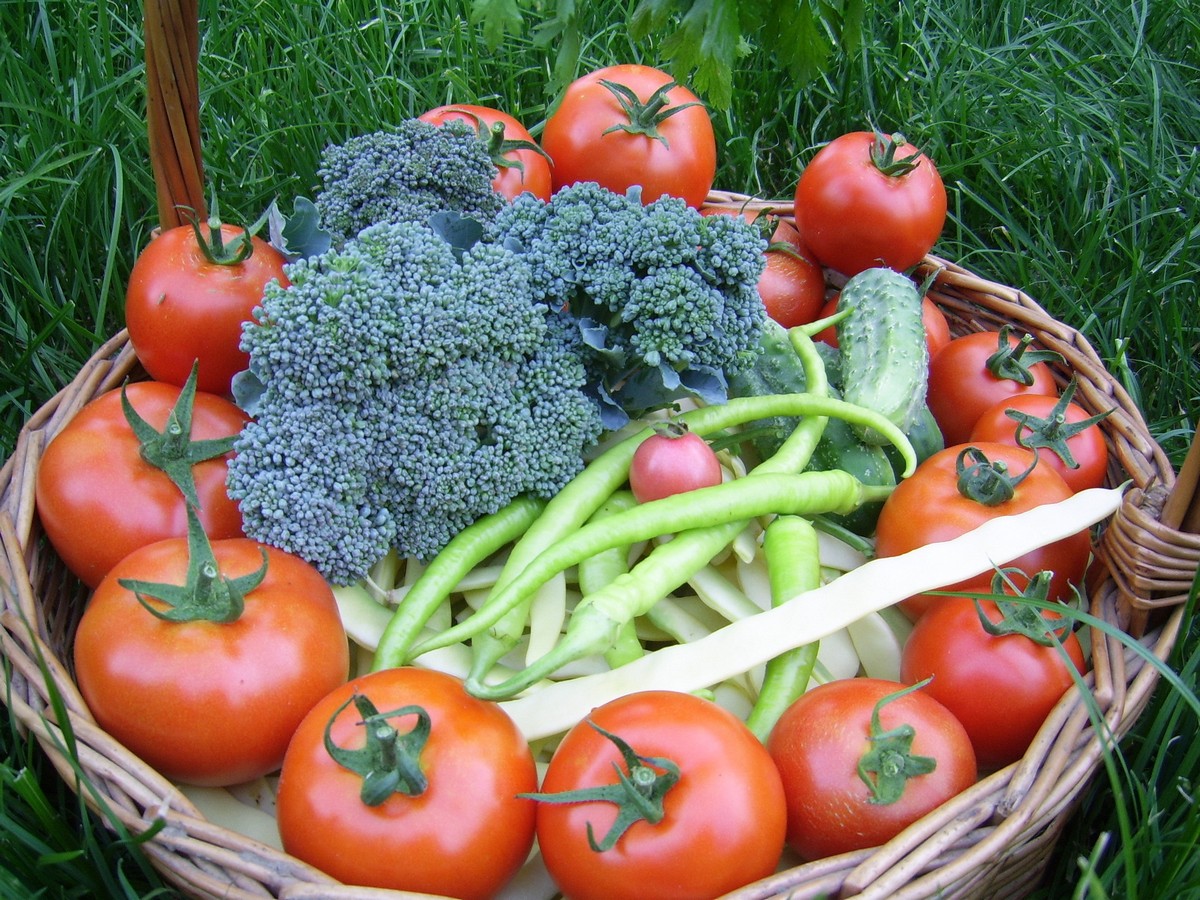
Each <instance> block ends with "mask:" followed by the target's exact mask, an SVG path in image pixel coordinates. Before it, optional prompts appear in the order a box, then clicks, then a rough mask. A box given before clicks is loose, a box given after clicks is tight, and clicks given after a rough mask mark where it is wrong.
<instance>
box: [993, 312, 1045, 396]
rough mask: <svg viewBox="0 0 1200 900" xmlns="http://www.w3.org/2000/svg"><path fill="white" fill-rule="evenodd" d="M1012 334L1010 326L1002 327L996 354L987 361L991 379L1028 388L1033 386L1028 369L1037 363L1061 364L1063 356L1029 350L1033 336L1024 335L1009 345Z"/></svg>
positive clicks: (997, 341) (1031, 376)
mask: <svg viewBox="0 0 1200 900" xmlns="http://www.w3.org/2000/svg"><path fill="white" fill-rule="evenodd" d="M1012 332H1013V326H1012V325H1002V326H1001V327H1000V331H999V337H998V338H997V340H996V345H997V346H996V352H995V353H993V354H992V355H991V356H989V357H988V359H987V370H988V371H989V372H991V374H992V377H994V378H998V379H1000V380H1002V381H1015V382H1017V383H1018V384H1020V385H1023V386H1025V387H1029V386H1030V385H1031V384H1033V380H1034V379H1033V372H1031V371H1030V367H1031V366H1034V365H1037V364H1038V363H1043V362H1044V363H1049V362H1055V363H1061V362H1062V361H1063V356H1062V354H1061V353H1057V352H1055V351H1054V350H1030V349H1029V345H1030V344H1032V343H1033V335H1031V334H1024V335H1022V336H1021V338H1020V340H1018V341H1017V343H1016V345H1013V344H1011V343H1009V340H1008V339H1009V335H1011V334H1012Z"/></svg>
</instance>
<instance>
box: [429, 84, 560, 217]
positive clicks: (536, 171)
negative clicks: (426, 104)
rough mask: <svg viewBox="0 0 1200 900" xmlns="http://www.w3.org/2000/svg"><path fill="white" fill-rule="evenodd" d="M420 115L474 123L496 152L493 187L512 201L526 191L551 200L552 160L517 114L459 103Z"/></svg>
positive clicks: (432, 120) (434, 120) (431, 119)
mask: <svg viewBox="0 0 1200 900" xmlns="http://www.w3.org/2000/svg"><path fill="white" fill-rule="evenodd" d="M418 118H420V119H421V121H422V122H429V123H430V124H432V125H444V124H446V123H447V122H466V123H467V124H469V125H471V126H472V127H473V128H474V129H475V130H476V132H478V134H479V137H480V138H481V139H482V140H484V141H486V142H487V144H488V147H489V148H490V149H491V151H492V161H493V162H495V163H496V168H497V170H498V171H497V173H496V177H495V179H493V181H492V187H494V188H495V189H496V191H497V192H498V193H501V194H503V195H504V196H505V197H507V198H508V199H509V200H512V199H514V198H516V197H519V196H520V195H521V194H523V193H525V192H529V193H531V194H533V195H534V196H535V197H540V198H541V199H543V200H549V199H550V194H551V187H550V161H549V160H548V159H547V158H546V156H545V155H544V154H542V153H541V152H539V151H538V149H537V142H536V141H534V139H533V135H531V134H530V133H529V130H528V129H527V128H526V127H525V126H524V125H522V124H521V123H520V122H519V121H517V120H516V119H515V118H514V117H513V116H511V115H509V114H508V113H506V112H503V111H501V110H498V109H494V108H492V107H490V106H477V105H475V104H471V103H455V104H453V105H452V106H438V107H435V108H434V109H431V110H429V111H427V112H424V113H422V114H421V115H420V116H419V117H418ZM497 125H498V126H500V128H499V131H498V133H497V130H496V126H497Z"/></svg>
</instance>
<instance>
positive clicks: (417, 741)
mask: <svg viewBox="0 0 1200 900" xmlns="http://www.w3.org/2000/svg"><path fill="white" fill-rule="evenodd" d="M351 703H353V704H354V707H355V709H356V710H357V711H358V714H359V716H361V719H360V721H359V722H358V724H359V725H361V726H362V727H363V728H364V729H365V730H366V739H365V742H364V744H363V746H361V747H358V748H354V749H350V748H347V747H341V746H338V744H336V743H335V742H334V740H333V723H334V721H335V720H336V719H337V717H338V716H339V715H341V712H342V710H344V709H345V708H346V707H347V706H349V705H350V704H351ZM410 715H411V716H416V717H417V721H416V724H415V725H413V727H412V729H411V730H410V731H407V732H403V733H401V732H400V731H398V730H397V729H396V728H395V727H394V726H393V725H391V724H390V723H389V722H388V720H389V719H393V718H396V717H398V716H410ZM431 727H432V726H431V723H430V719H429V713H428V712H426V711H425V709H424V708H423V707H420V706H416V705H410V706H402V707H400V708H399V709H393V710H391V711H390V712H385V713H381V712H380V711H379V710H378V709H377V708H376V707H375V704H374V703H372V702H371V700H370V698H368V697H367V696H365V695H364V694H360V693H358V692H355V694H354V696H352V697H351V698H350V699H349V700H347V701H346V702H345V703H343V704H342V705H341V706H339V707H338V708H337V709H336V710H335V711H334V713H333V715H332V716H330V718H329V721H328V722H327V723H326V725H325V751H326V752H327V753H328V754H329V756H330V757H331V758H332V759H333V761H334V762H336V763H337V764H338V765H340V766H342V767H343V768H345V769H349V770H350V771H351V772H354V773H355V774H356V775H359V776H360V777H361V778H362V787H361V788H360V789H359V797H360V799H361V800H362V802H363V803H365V804H366V805H367V806H379V805H380V804H381V803H383V802H384V801H386V800H387V799H388V797H390V796H392V794H403V795H405V796H406V797H417V796H420V795H421V794H423V793H425V791H426V789H427V788H428V787H429V780H428V779H427V778H426V777H425V773H424V772H423V771H421V752H422V751H423V750H424V749H425V745H426V744H427V743H428V742H429V734H430V731H431Z"/></svg>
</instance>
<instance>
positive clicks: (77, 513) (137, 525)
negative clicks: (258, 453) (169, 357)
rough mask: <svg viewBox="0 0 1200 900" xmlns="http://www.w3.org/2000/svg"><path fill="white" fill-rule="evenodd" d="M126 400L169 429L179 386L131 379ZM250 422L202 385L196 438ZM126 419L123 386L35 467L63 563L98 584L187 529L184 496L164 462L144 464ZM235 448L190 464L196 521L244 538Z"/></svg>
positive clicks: (49, 530)
mask: <svg viewBox="0 0 1200 900" xmlns="http://www.w3.org/2000/svg"><path fill="white" fill-rule="evenodd" d="M126 390H127V396H128V397H129V402H130V403H131V404H132V406H133V408H134V409H135V410H136V411H137V413H138V414H139V415H140V416H141V417H142V418H143V419H145V420H146V421H147V422H148V423H149V424H150V425H152V426H153V427H154V428H155V429H156V430H160V431H161V430H163V429H164V428H165V426H166V423H167V420H168V417H169V416H170V414H171V411H172V409H174V408H175V405H176V404H177V403H178V402H179V397H180V389H179V388H178V387H175V386H174V385H170V384H162V383H159V382H153V381H143V382H137V383H134V384H130V385H128V387H127V389H126ZM246 422H247V417H246V415H245V413H243V412H242V411H241V410H240V409H238V408H237V407H236V406H234V405H233V404H232V403H230V402H229V401H228V400H225V399H224V398H222V397H218V396H215V395H213V394H206V393H203V392H197V393H196V396H195V398H194V401H193V407H192V428H191V435H192V439H193V440H197V441H198V440H209V439H214V438H224V437H229V436H230V435H236V434H237V433H238V432H240V431H241V430H242V427H243V426H244V425H245V423H246ZM140 448H141V444H140V442H139V440H138V438H137V436H136V435H135V434H134V432H133V429H132V428H131V427H130V425H129V423H128V422H127V421H126V419H125V413H124V411H123V410H122V407H121V392H120V390H113V391H109V392H107V393H105V394H102V395H100V396H99V397H97V398H96V399H94V400H92V401H91V402H89V403H88V404H87V405H86V406H85V407H84V408H83V409H82V410H80V411H79V413H78V414H77V415H76V416H75V418H73V419H72V420H71V421H70V422H69V423H68V424H67V425H66V427H64V428H63V429H62V430H61V431H60V432H59V433H58V434H57V435H56V436H55V437H54V439H53V440H52V441H51V442H50V443H49V445H48V446H47V447H46V450H45V452H44V453H43V454H42V460H41V464H40V465H39V466H38V472H37V485H36V492H37V493H36V499H37V509H38V517H39V519H40V520H41V523H42V527H43V528H44V529H45V531H46V535H47V537H49V538H50V543H51V544H52V545H53V546H54V549H55V551H56V552H57V553H58V555H59V557H61V558H62V561H63V562H64V563H65V564H66V566H67V568H68V569H70V570H71V571H72V572H74V573H75V575H77V576H78V577H79V578H80V579H81V580H82V581H83V582H84V584H86V585H87V586H88V587H93V588H94V587H96V585H98V584H99V583H100V579H102V578H103V577H104V575H105V573H107V572H108V571H109V569H111V568H112V567H113V566H115V565H116V564H117V563H118V562H119V561H120V560H121V559H122V558H123V557H125V556H127V555H128V554H129V553H131V552H133V551H134V550H135V549H137V548H138V547H142V546H144V545H146V544H150V543H153V542H154V541H159V540H162V539H163V538H168V537H182V536H183V535H185V534H186V533H187V512H186V504H185V503H184V500H183V495H182V494H181V493H180V491H179V488H177V487H176V486H175V485H174V484H173V483H172V482H171V480H170V479H169V478H168V477H167V476H166V474H164V473H163V472H162V471H161V470H160V469H157V468H155V467H154V466H152V465H150V464H149V463H148V462H146V461H145V460H144V459H143V458H142V456H141V452H140ZM229 456H230V454H226V455H225V456H220V457H217V458H215V459H209V460H205V461H204V462H200V463H197V464H196V465H194V466H193V467H192V475H193V477H194V478H195V482H196V493H197V496H198V499H199V501H200V521H201V523H202V524H203V525H204V530H205V531H206V532H207V533H208V535H209V536H210V537H212V538H232V537H241V536H242V515H241V513H240V512H239V511H238V508H237V504H235V503H234V502H233V501H232V500H230V499H229V495H228V493H226V490H225V471H226V463H227V461H228V459H229Z"/></svg>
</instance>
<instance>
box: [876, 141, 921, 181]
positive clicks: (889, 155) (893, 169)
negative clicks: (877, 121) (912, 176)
mask: <svg viewBox="0 0 1200 900" xmlns="http://www.w3.org/2000/svg"><path fill="white" fill-rule="evenodd" d="M907 143H908V141H907V140H906V139H905V137H904V135H902V134H900V133H899V132H897V133H896V134H884V133H883V132H880V131H876V132H875V140H874V141H873V142H872V143H871V164H872V165H874V166H875V168H876V169H878V170H879V171H880V173H881V174H883V175H887V176H889V177H891V178H903V177H904V176H905V175H907V174H909V173H910V172H912V171H913V170H914V169H916V168H917V166H919V165H920V164H921V153H920V151H919V150H918V151H917V152H916V153H913V154H910V155H909V156H906V157H904V158H903V159H897V158H896V153H897V151H898V150H899V149H900V148H901V147H903V146H904V145H905V144H907ZM914 149H916V148H914Z"/></svg>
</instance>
